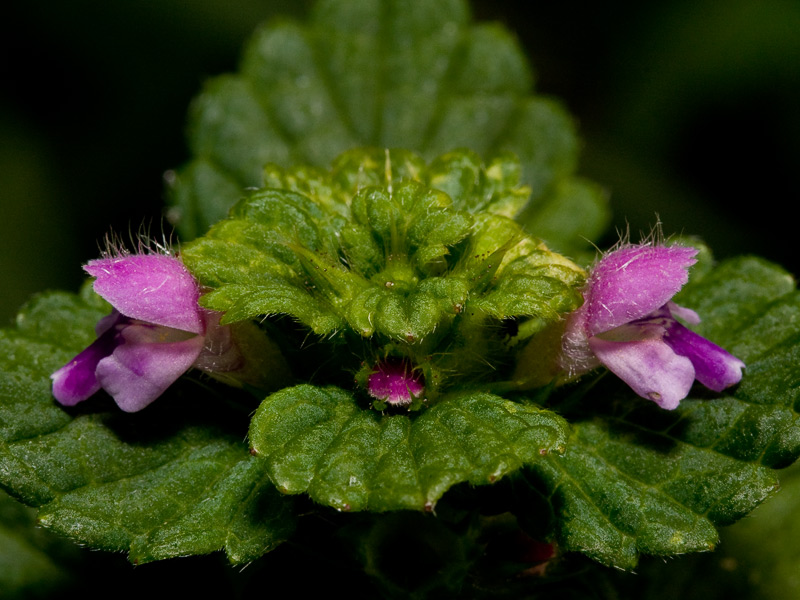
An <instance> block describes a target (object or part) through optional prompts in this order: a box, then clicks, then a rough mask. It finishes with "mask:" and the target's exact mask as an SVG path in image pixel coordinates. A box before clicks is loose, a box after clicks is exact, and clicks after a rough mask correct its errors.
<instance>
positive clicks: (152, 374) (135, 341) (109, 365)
mask: <svg viewBox="0 0 800 600" xmlns="http://www.w3.org/2000/svg"><path fill="white" fill-rule="evenodd" d="M122 337H123V340H124V342H123V343H122V344H121V345H119V346H118V347H117V348H116V349H115V350H114V352H113V353H112V354H111V356H108V357H106V358H104V359H102V360H101V361H100V362H99V363H98V365H97V380H98V381H99V382H100V385H101V386H102V387H103V389H104V390H105V391H106V392H108V393H109V394H110V395H111V396H112V397H113V398H114V401H115V402H116V403H117V405H118V406H119V407H120V408H121V409H122V410H124V411H126V412H136V411H138V410H141V409H143V408H144V407H145V406H147V405H148V404H150V403H151V402H152V401H153V400H155V399H156V398H158V397H159V396H160V395H161V394H162V393H164V391H165V390H166V389H167V388H168V387H169V386H170V385H171V384H172V383H174V382H175V380H177V379H178V378H179V377H180V376H181V375H183V374H184V373H185V372H186V371H188V370H189V369H190V368H191V366H192V364H193V363H194V361H195V360H196V359H197V357H198V355H199V354H200V351H201V350H202V349H203V344H204V338H203V336H200V335H193V336H191V337H188V339H187V337H186V334H184V333H183V332H180V331H177V330H175V329H168V328H165V327H159V326H152V325H146V324H140V323H135V324H131V325H129V326H127V327H125V329H124V330H123V331H122Z"/></svg>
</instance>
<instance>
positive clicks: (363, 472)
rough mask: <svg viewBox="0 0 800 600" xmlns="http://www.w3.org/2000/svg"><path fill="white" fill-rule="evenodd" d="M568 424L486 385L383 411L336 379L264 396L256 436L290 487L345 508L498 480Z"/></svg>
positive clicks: (546, 448)
mask: <svg viewBox="0 0 800 600" xmlns="http://www.w3.org/2000/svg"><path fill="white" fill-rule="evenodd" d="M566 428H567V424H566V422H565V421H564V420H563V419H561V418H560V417H559V416H558V415H556V414H555V413H553V412H550V411H545V410H541V409H539V408H535V407H533V406H527V405H522V404H517V403H514V402H509V401H508V400H503V399H502V398H499V397H497V396H493V395H491V394H485V393H477V394H464V395H460V396H453V397H447V398H444V399H442V400H441V401H440V402H439V403H438V404H436V406H434V407H432V408H430V409H428V410H425V411H423V412H422V413H421V414H416V415H412V416H408V415H392V416H389V415H387V416H382V415H381V414H380V413H378V412H376V411H369V410H363V408H361V407H360V406H359V405H358V403H357V402H356V401H355V400H354V399H353V397H352V396H351V395H350V394H348V393H347V392H345V391H343V390H340V389H338V388H333V387H329V388H318V387H314V386H309V385H302V386H297V387H293V388H287V389H285V390H281V391H280V392H276V393H275V394H273V395H271V396H269V397H268V398H267V399H266V400H265V401H264V402H263V403H262V404H261V406H260V407H259V409H258V411H257V412H256V414H255V416H254V417H253V421H252V424H251V427H250V443H251V445H252V447H253V450H254V451H255V452H256V454H257V455H258V456H259V457H261V458H262V459H263V460H264V462H265V463H266V464H267V465H268V472H269V475H270V477H271V478H272V480H273V481H274V483H275V485H277V486H278V487H279V488H280V489H281V490H282V491H284V492H286V493H289V494H298V493H302V492H307V493H308V494H309V495H310V496H311V498H313V499H314V500H316V501H317V502H319V503H321V504H326V505H328V506H333V507H335V508H338V509H340V510H353V511H358V510H371V511H378V512H380V511H388V510H398V509H412V510H422V509H427V510H431V509H432V508H433V506H434V504H435V503H436V501H437V500H438V499H439V498H440V497H441V496H442V494H443V493H444V492H445V491H447V489H449V488H450V487H452V486H453V485H455V484H457V483H461V482H468V483H471V484H473V485H482V484H488V483H492V482H494V481H496V480H497V479H499V478H501V477H503V476H504V475H507V474H509V473H512V472H514V471H516V470H518V469H519V468H520V467H521V466H523V465H530V464H533V463H536V462H539V461H541V460H542V458H543V456H545V455H547V454H548V453H549V452H552V451H562V450H563V444H564V440H565V434H566Z"/></svg>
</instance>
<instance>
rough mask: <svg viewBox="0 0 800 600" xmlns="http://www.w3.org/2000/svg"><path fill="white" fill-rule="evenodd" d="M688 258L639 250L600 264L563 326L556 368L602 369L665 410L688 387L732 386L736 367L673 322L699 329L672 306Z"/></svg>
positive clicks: (691, 316) (690, 314)
mask: <svg viewBox="0 0 800 600" xmlns="http://www.w3.org/2000/svg"><path fill="white" fill-rule="evenodd" d="M696 254H697V250H696V249H694V248H685V247H681V246H671V247H666V246H656V245H647V244H642V245H629V246H624V247H622V248H620V249H618V250H615V251H613V252H610V253H609V254H607V255H606V256H604V257H603V258H602V259H601V260H600V261H599V262H598V263H597V265H595V267H594V269H592V272H591V275H590V277H589V279H588V281H587V282H586V285H585V287H584V289H583V298H584V303H583V305H582V306H581V307H580V308H579V309H578V310H576V311H575V312H574V313H572V314H571V315H570V316H569V318H568V319H567V323H566V331H565V333H564V337H563V339H562V356H561V366H562V367H563V368H564V369H566V370H567V371H568V372H569V374H570V375H578V374H581V373H584V372H586V371H588V370H590V369H593V368H595V367H598V366H600V365H604V366H606V367H607V368H608V369H609V370H610V371H612V372H613V373H615V374H616V375H617V376H618V377H620V378H621V379H622V380H623V381H625V383H627V384H628V385H629V386H631V388H632V389H633V391H635V392H636V393H637V394H639V395H640V396H641V397H643V398H648V399H650V400H653V401H654V402H655V403H656V404H658V405H659V406H660V407H661V408H665V409H669V410H671V409H674V408H676V407H677V406H678V404H679V403H680V401H681V400H683V399H684V398H685V397H686V395H687V394H688V393H689V389H690V388H691V387H692V384H693V382H694V380H695V379H697V380H698V381H699V382H700V383H702V384H703V385H705V386H706V387H708V388H710V389H712V390H714V391H716V392H720V391H722V390H724V389H725V388H727V387H730V386H732V385H734V384H736V383H738V382H739V381H740V380H741V378H742V368H743V367H744V363H743V362H742V361H741V360H739V359H738V358H736V357H735V356H732V355H731V354H729V353H728V352H726V351H725V350H723V349H722V348H720V347H719V346H717V345H716V344H712V343H711V342H710V341H708V340H707V339H705V338H703V337H701V336H699V335H697V334H696V333H694V332H693V331H691V330H689V329H687V328H686V327H684V326H683V325H682V324H681V323H679V322H678V321H677V320H676V317H680V318H681V319H683V320H685V321H686V322H688V323H690V324H697V323H699V322H700V317H698V316H697V313H695V312H694V311H693V310H690V309H688V308H683V307H681V306H678V305H677V304H675V303H674V302H672V297H673V296H674V295H675V294H676V293H678V291H679V290H680V289H681V288H682V287H683V286H684V285H685V284H686V282H687V281H688V279H689V275H688V268H689V267H690V266H692V265H693V264H694V263H695V262H696V261H695V259H694V257H695V255H696Z"/></svg>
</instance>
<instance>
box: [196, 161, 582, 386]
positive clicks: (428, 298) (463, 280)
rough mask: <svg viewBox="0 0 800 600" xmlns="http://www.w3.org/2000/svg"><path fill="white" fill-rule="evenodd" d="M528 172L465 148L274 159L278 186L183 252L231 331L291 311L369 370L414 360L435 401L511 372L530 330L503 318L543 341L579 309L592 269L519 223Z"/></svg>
mask: <svg viewBox="0 0 800 600" xmlns="http://www.w3.org/2000/svg"><path fill="white" fill-rule="evenodd" d="M519 173H520V169H519V164H518V163H517V162H516V160H515V159H514V158H513V157H510V156H508V155H501V156H499V157H497V158H495V159H493V160H492V161H491V162H489V163H488V164H487V165H483V164H482V163H481V161H480V160H479V158H478V157H477V156H476V155H475V154H474V153H471V152H466V151H465V152H453V153H449V154H446V155H444V156H441V157H439V158H437V159H435V160H434V161H433V162H431V163H430V164H426V163H425V161H424V160H423V159H422V158H420V157H419V156H418V155H416V154H413V153H411V152H407V151H399V150H398V151H391V152H390V151H388V150H387V151H382V150H352V151H349V152H347V153H345V154H343V155H342V156H340V157H339V158H338V159H337V160H336V161H335V162H334V164H333V166H332V168H331V169H330V170H329V171H323V170H320V169H316V168H310V167H299V168H295V169H289V170H284V169H281V168H279V167H276V166H273V165H270V166H268V167H267V168H266V169H265V177H264V178H265V181H266V185H267V187H265V188H262V189H259V190H254V191H252V192H250V193H249V194H248V196H247V197H246V198H244V199H242V200H241V201H239V202H238V203H237V204H236V205H235V206H234V207H233V208H232V209H231V212H230V215H229V217H228V218H227V219H225V220H224V221H221V222H220V223H218V224H217V225H215V226H213V227H212V228H211V230H210V231H209V232H208V234H207V235H206V236H204V237H202V238H200V239H197V240H195V241H194V242H191V243H189V244H187V245H186V246H185V247H184V248H183V250H182V257H183V260H184V262H185V263H186V265H187V266H188V267H189V269H190V270H191V271H192V273H193V274H194V275H195V276H196V277H197V278H198V279H199V281H200V282H201V283H202V284H203V285H204V286H206V287H208V288H211V291H210V292H209V293H207V294H206V295H205V296H204V297H203V298H202V299H201V304H202V305H203V306H206V307H207V308H212V309H214V310H218V311H222V312H224V313H225V316H224V318H223V323H230V322H235V321H240V320H244V319H253V318H263V317H265V316H269V315H276V314H285V315H290V316H291V317H293V318H294V319H296V320H298V321H300V322H301V323H302V324H303V325H305V326H307V327H308V328H310V329H311V331H313V332H314V333H315V334H317V335H320V336H324V337H326V338H328V339H329V341H330V343H333V344H337V343H338V344H345V343H347V344H350V350H349V351H350V352H351V353H352V352H353V349H355V348H359V347H361V348H363V349H362V350H361V355H360V356H359V355H358V354H356V355H355V356H354V358H355V359H360V360H364V361H366V362H367V363H368V364H367V367H368V368H369V367H371V366H372V365H373V364H374V363H375V361H377V360H379V359H380V358H384V357H386V356H389V355H395V356H399V357H402V358H405V359H408V360H409V361H410V362H411V363H412V364H413V365H414V366H415V367H420V368H422V369H423V373H424V376H425V380H426V383H427V393H428V395H429V397H430V398H432V397H433V396H434V395H435V393H436V390H437V389H439V388H441V387H442V386H444V385H445V383H446V382H447V381H450V380H454V379H459V378H462V379H463V378H465V377H466V378H468V379H470V380H474V381H479V380H480V378H482V377H483V378H484V380H485V377H487V376H491V372H492V370H497V369H499V368H500V367H503V366H508V364H509V362H510V361H509V358H508V356H507V355H508V352H507V351H504V344H507V343H508V338H510V337H513V338H518V337H519V334H516V335H514V336H509V334H508V332H506V331H504V329H503V327H502V324H503V322H504V321H514V322H515V323H514V325H515V327H517V329H518V331H519V330H524V335H531V334H532V333H533V332H535V331H536V330H537V329H538V328H540V327H543V326H545V325H546V324H548V323H550V322H553V321H555V320H558V319H559V318H560V316H561V315H562V314H563V313H565V312H568V311H570V310H572V309H574V308H576V307H577V306H578V304H579V302H580V297H579V294H578V292H577V288H578V287H579V285H580V284H581V282H582V280H583V271H582V270H581V269H580V268H579V267H577V266H576V265H575V264H574V263H572V262H571V261H569V260H568V259H566V258H564V257H563V256H560V255H559V254H556V253H554V252H551V251H550V250H548V249H547V247H546V246H545V245H544V244H543V243H541V242H540V241H539V240H537V239H535V238H532V237H530V236H529V235H528V234H527V233H526V232H525V230H524V229H523V228H522V227H520V225H518V224H517V223H516V222H515V221H513V220H512V219H511V217H513V216H515V215H516V214H518V213H519V211H520V210H521V208H522V206H523V205H524V203H525V201H526V199H527V189H526V188H521V187H519ZM521 324H522V325H524V326H521ZM357 369H358V367H357V366H356V367H355V369H354V370H357ZM462 383H463V381H462Z"/></svg>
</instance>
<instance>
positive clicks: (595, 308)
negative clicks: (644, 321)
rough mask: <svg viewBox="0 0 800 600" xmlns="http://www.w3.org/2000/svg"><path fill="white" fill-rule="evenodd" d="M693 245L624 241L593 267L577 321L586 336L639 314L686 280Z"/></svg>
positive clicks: (665, 298)
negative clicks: (690, 246)
mask: <svg viewBox="0 0 800 600" xmlns="http://www.w3.org/2000/svg"><path fill="white" fill-rule="evenodd" d="M696 254H697V249H696V248H686V247H682V246H669V247H667V246H647V245H638V246H627V247H624V248H620V249H619V250H615V251H613V252H610V253H609V254H607V255H606V256H604V257H603V258H602V259H601V260H600V262H598V263H597V265H595V267H594V269H592V274H591V276H590V277H589V280H588V281H587V283H586V287H585V292H584V299H585V302H584V304H583V306H581V308H579V309H578V310H579V311H582V312H583V313H584V314H583V315H580V317H579V319H578V320H579V322H580V324H582V326H583V327H584V331H585V333H586V334H587V335H588V336H590V337H591V336H593V335H597V334H598V333H602V332H604V331H609V330H610V329H614V328H615V327H619V326H620V325H623V324H625V323H629V322H630V321H635V320H636V319H641V318H643V317H645V316H647V315H649V314H650V313H652V312H653V311H655V310H657V309H658V308H660V307H662V306H664V305H665V304H666V303H667V302H668V301H669V300H671V299H672V297H673V296H674V295H675V294H676V293H678V291H679V290H680V289H681V288H682V287H683V286H684V285H685V284H686V282H687V281H688V280H689V275H688V272H687V269H688V268H689V267H690V266H691V265H693V264H694V263H695V262H696V261H695V259H694V256H695V255H696Z"/></svg>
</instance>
